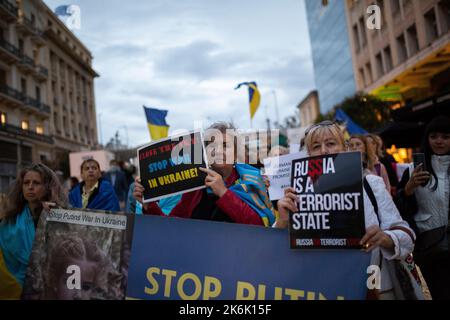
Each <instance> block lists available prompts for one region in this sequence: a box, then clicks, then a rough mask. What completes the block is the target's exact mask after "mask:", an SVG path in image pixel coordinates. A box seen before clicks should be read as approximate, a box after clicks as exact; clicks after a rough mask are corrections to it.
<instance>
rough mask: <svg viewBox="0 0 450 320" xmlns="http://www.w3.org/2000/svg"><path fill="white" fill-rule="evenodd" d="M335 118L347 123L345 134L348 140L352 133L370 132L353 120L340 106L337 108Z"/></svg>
mask: <svg viewBox="0 0 450 320" xmlns="http://www.w3.org/2000/svg"><path fill="white" fill-rule="evenodd" d="M335 119H336V120H337V121H340V122H343V123H345V127H346V129H345V132H344V136H345V139H346V140H348V139H350V135H352V134H367V133H368V132H367V131H366V130H364V129H363V128H361V127H360V126H359V125H358V124H356V122H354V121H353V120H352V118H350V117H349V116H348V114H346V113H345V112H344V110H342V109H340V108H339V109H337V110H336V115H335Z"/></svg>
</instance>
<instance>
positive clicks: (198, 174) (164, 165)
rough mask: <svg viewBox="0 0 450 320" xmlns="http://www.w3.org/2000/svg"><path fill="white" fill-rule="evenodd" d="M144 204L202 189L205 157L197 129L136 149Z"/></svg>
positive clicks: (205, 164)
mask: <svg viewBox="0 0 450 320" xmlns="http://www.w3.org/2000/svg"><path fill="white" fill-rule="evenodd" d="M137 153H138V159H139V174H140V177H141V183H142V185H143V186H144V188H145V191H144V203H148V202H153V201H157V200H160V199H162V198H166V197H170V196H174V195H176V194H180V193H185V192H189V191H194V190H198V189H202V188H205V178H206V174H205V173H204V172H202V171H200V170H199V168H207V167H208V164H207V159H206V156H205V148H204V145H203V136H202V134H201V132H200V131H194V132H191V133H190V134H187V135H180V136H174V137H170V138H167V139H163V140H159V141H157V142H153V143H150V144H149V145H147V146H145V147H142V148H140V149H139V150H138V152H137Z"/></svg>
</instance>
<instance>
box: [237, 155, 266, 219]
mask: <svg viewBox="0 0 450 320" xmlns="http://www.w3.org/2000/svg"><path fill="white" fill-rule="evenodd" d="M235 169H236V171H237V172H238V174H239V179H238V180H236V182H235V184H234V185H233V186H231V187H230V190H231V191H233V192H234V193H236V195H237V196H238V197H239V198H240V199H242V200H243V201H244V202H245V203H246V204H248V205H249V206H250V207H251V208H252V209H253V210H254V211H255V212H256V213H258V215H259V216H260V217H261V219H262V220H263V222H264V225H265V226H266V227H270V226H272V224H273V223H274V222H275V215H274V213H273V206H272V202H270V199H269V196H268V195H267V191H266V186H265V184H264V181H263V179H262V177H261V174H260V173H259V170H258V169H256V168H254V167H252V166H250V165H248V164H241V163H238V164H236V166H235Z"/></svg>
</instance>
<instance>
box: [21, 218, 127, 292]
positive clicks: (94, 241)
mask: <svg viewBox="0 0 450 320" xmlns="http://www.w3.org/2000/svg"><path fill="white" fill-rule="evenodd" d="M133 218H134V216H133V215H123V214H112V213H106V212H100V211H86V210H67V209H54V210H50V212H46V211H44V212H43V213H42V215H41V218H40V222H39V225H38V228H37V230H36V239H35V242H34V245H33V249H32V253H31V257H30V263H29V266H28V269H27V273H26V280H25V285H24V289H23V298H24V299H26V300H49V299H50V300H79V299H81V300H122V299H124V298H125V291H126V285H127V276H128V274H127V270H128V264H129V258H130V254H131V239H132V231H133Z"/></svg>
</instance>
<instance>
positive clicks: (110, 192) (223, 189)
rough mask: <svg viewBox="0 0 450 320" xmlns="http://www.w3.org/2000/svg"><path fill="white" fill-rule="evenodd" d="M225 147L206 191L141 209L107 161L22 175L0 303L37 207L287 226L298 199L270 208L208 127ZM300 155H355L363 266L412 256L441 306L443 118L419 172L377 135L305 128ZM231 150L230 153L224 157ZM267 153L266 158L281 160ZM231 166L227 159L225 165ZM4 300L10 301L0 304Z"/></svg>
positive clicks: (121, 173) (248, 171)
mask: <svg viewBox="0 0 450 320" xmlns="http://www.w3.org/2000/svg"><path fill="white" fill-rule="evenodd" d="M210 129H215V130H219V131H220V132H221V133H222V134H223V135H224V141H227V140H228V139H231V140H233V141H234V144H231V145H228V144H227V146H226V147H225V149H224V150H223V153H221V154H216V157H219V158H221V159H222V160H223V161H222V162H221V163H220V164H219V163H216V162H212V164H211V166H210V168H208V169H204V170H203V171H204V172H205V174H206V179H205V185H206V187H207V188H205V189H202V190H198V191H193V192H187V193H184V194H183V195H179V196H174V197H169V198H167V199H163V200H161V201H159V202H153V203H150V204H143V203H142V196H143V191H144V187H143V186H142V184H141V181H140V179H139V177H137V176H136V174H137V173H136V170H135V168H134V167H132V166H129V165H124V164H121V163H119V162H117V161H114V160H113V161H111V163H110V169H109V170H108V171H107V172H104V173H103V172H102V171H101V169H102V168H100V165H99V163H98V162H97V161H96V160H95V159H89V160H85V161H84V162H83V163H82V165H81V167H80V175H81V179H82V180H81V181H78V179H76V178H70V179H69V180H68V181H67V182H65V183H61V177H60V176H58V175H57V174H56V173H55V172H53V171H52V170H50V169H49V168H47V167H46V166H45V165H42V164H35V165H32V166H30V167H27V168H25V169H23V170H22V171H21V172H20V174H19V175H18V177H17V180H16V181H15V183H14V184H13V186H12V187H11V190H10V193H9V195H8V197H7V199H6V205H5V206H4V207H2V208H0V219H1V222H0V253H1V254H2V255H0V279H3V280H2V281H3V282H2V284H1V285H0V298H5V297H15V298H18V297H20V290H21V286H22V285H23V281H24V276H25V270H26V266H27V262H28V258H29V253H30V252H31V248H32V245H33V239H34V234H35V229H36V227H37V223H38V220H39V217H40V214H41V212H42V210H43V209H44V208H46V209H48V208H51V207H67V208H81V209H92V210H107V211H113V212H119V211H122V212H123V211H126V212H129V213H136V214H146V215H161V216H169V217H170V216H172V217H173V216H175V217H181V218H192V219H203V220H213V221H223V222H230V223H241V224H249V225H258V226H264V227H269V228H272V227H275V228H287V224H288V216H289V213H290V212H296V211H297V205H296V202H297V195H296V194H295V192H294V190H293V189H292V188H287V189H286V190H285V196H284V198H283V199H281V200H279V201H278V202H271V201H270V199H269V196H268V191H267V186H268V185H267V183H266V182H265V180H264V178H263V177H262V176H261V170H260V169H261V163H262V159H260V161H258V164H257V165H250V164H245V163H237V158H236V148H237V142H236V140H235V139H236V138H235V137H233V136H231V137H229V136H227V135H229V131H228V130H230V129H231V130H234V129H235V128H234V127H233V126H232V125H231V124H228V123H216V124H214V125H213V126H211V128H210ZM302 147H303V149H304V151H305V152H306V153H307V154H308V155H309V156H318V155H327V154H334V153H341V152H348V151H357V152H361V154H362V159H363V168H364V209H365V210H364V211H365V223H366V234H365V236H364V237H363V239H362V241H361V245H362V246H363V248H364V250H366V251H367V252H371V254H372V264H377V265H380V266H382V265H383V264H386V265H388V264H389V262H391V261H395V260H404V259H406V258H408V257H409V256H411V254H413V256H414V259H415V260H416V262H417V263H418V265H419V266H420V268H421V269H422V272H423V275H424V277H425V280H426V282H427V284H428V286H429V288H430V291H431V294H432V296H433V298H434V299H450V275H449V274H448V272H447V271H448V270H449V269H448V268H449V266H450V255H449V237H448V233H449V231H448V230H449V229H448V224H449V223H448V222H449V193H450V192H449V189H450V187H449V174H450V120H449V118H446V117H438V118H436V119H434V120H433V121H432V122H431V123H430V124H429V125H428V127H427V131H426V133H425V135H424V137H423V146H422V152H423V154H424V155H425V161H424V163H423V165H422V166H417V167H415V168H411V169H407V170H406V171H405V172H404V174H403V176H402V177H398V175H397V170H396V163H395V160H394V159H393V158H392V157H391V156H389V155H388V154H387V153H386V151H385V148H384V146H383V141H382V140H381V139H380V138H379V137H378V136H376V135H353V136H351V137H350V139H347V140H346V139H345V137H344V133H343V131H342V129H341V127H340V126H339V125H338V124H336V123H334V122H322V123H320V124H316V125H313V126H311V127H310V128H309V130H307V132H306V134H305V138H304V139H303V141H302ZM233 148H234V150H232V149H233ZM287 152H288V150H287V149H286V148H284V147H281V146H272V149H271V151H270V156H280V155H283V154H286V153H287ZM230 160H232V161H230ZM381 270H382V275H383V278H382V279H383V281H382V286H381V287H382V288H381V291H380V292H379V295H378V297H379V298H380V299H396V298H398V297H397V296H396V295H395V292H394V290H393V289H394V287H395V282H396V280H398V279H395V276H394V277H393V276H392V274H390V273H388V269H387V267H386V268H383V267H381ZM8 294H9V296H8Z"/></svg>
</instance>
